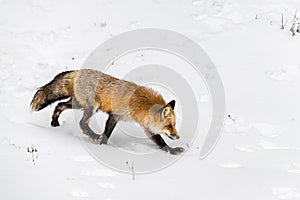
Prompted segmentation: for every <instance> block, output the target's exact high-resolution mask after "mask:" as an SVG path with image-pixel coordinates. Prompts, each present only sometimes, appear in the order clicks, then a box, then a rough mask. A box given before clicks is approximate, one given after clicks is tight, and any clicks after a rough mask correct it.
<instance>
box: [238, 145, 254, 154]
mask: <svg viewBox="0 0 300 200" xmlns="http://www.w3.org/2000/svg"><path fill="white" fill-rule="evenodd" d="M235 148H236V149H237V150H239V151H244V152H249V153H252V152H254V151H255V150H256V146H253V145H248V144H237V145H235Z"/></svg>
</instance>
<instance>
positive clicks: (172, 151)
mask: <svg viewBox="0 0 300 200" xmlns="http://www.w3.org/2000/svg"><path fill="white" fill-rule="evenodd" d="M169 152H170V154H172V155H178V154H180V153H182V152H184V148H183V147H175V148H170V149H169Z"/></svg>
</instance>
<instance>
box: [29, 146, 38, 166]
mask: <svg viewBox="0 0 300 200" xmlns="http://www.w3.org/2000/svg"><path fill="white" fill-rule="evenodd" d="M27 152H28V153H30V154H31V160H32V162H33V165H35V160H36V159H38V150H37V149H36V148H35V146H34V145H32V146H31V147H27Z"/></svg>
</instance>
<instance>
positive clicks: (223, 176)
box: [0, 0, 300, 200]
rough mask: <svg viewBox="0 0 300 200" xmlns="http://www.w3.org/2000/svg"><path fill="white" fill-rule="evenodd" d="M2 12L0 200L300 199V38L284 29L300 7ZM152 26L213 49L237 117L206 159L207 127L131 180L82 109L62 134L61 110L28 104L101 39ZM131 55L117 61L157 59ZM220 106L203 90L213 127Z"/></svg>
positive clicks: (67, 1)
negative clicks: (111, 159)
mask: <svg viewBox="0 0 300 200" xmlns="http://www.w3.org/2000/svg"><path fill="white" fill-rule="evenodd" d="M0 5H1V6H0V44H1V45H0V82H1V86H0V120H1V125H2V130H1V133H0V161H1V165H0V178H1V187H0V194H1V199H5V200H6V199H9V200H11V199H62V200H63V199H104V200H109V199H113V200H115V199H151V200H152V199H206V200H207V199H216V200H220V199H230V200H234V199H236V200H240V199H243V200H247V199H249V200H253V199H263V200H266V199H270V200H275V199H300V164H299V163H300V136H299V130H300V123H299V122H300V112H299V110H300V109H299V102H300V93H299V89H300V57H299V47H300V38H299V37H300V35H296V36H294V37H292V36H291V33H290V32H289V28H286V29H285V30H280V24H281V13H283V14H284V17H285V20H288V22H287V26H289V24H290V23H291V21H292V18H293V13H294V12H295V10H297V9H299V8H300V2H299V1H298V0H272V1H271V0H243V1H240V0H174V1H170V0H132V1H121V0H119V1H112V0H99V1H98V0H87V1H71V0H64V1H58V0H53V1H50V0H48V1H39V0H24V1H18V0H0ZM145 27H153V28H164V29H170V30H174V31H177V32H180V33H182V34H185V35H187V36H188V37H190V38H192V39H193V40H195V41H196V42H198V43H199V45H200V46H202V47H203V48H204V49H205V51H206V52H207V53H208V55H209V56H210V57H211V59H212V60H213V61H214V63H215V64H216V66H217V67H218V70H219V73H220V75H221V78H222V80H223V84H224V87H225V93H226V108H227V114H230V116H231V118H227V119H226V120H225V122H224V131H223V137H222V138H221V140H220V141H219V143H218V145H217V146H216V148H215V150H214V151H213V153H212V154H211V155H210V156H209V157H207V158H206V159H204V160H199V159H198V158H199V153H200V149H201V140H200V139H199V138H201V137H202V135H203V134H204V133H202V132H199V133H198V135H199V137H198V139H197V140H196V141H195V142H194V143H193V144H192V146H191V147H190V149H189V151H188V152H186V153H185V154H184V156H183V157H182V158H181V159H180V160H179V161H177V162H176V163H174V164H173V165H171V166H170V167H168V168H165V169H163V170H161V171H158V172H156V173H152V174H144V175H136V177H135V180H133V179H132V175H131V174H123V173H118V172H115V171H113V170H111V169H109V168H107V167H105V166H103V165H101V164H100V163H98V162H96V161H95V160H94V159H93V158H92V157H91V156H90V155H89V154H88V153H87V152H86V151H85V149H84V148H83V146H82V145H81V143H80V140H79V139H78V136H77V134H76V133H75V126H74V123H78V122H74V117H73V114H72V111H66V112H65V113H63V114H62V116H61V118H60V122H61V124H62V126H61V127H57V128H52V127H50V126H49V123H50V116H51V112H52V110H53V109H54V105H52V106H50V107H48V108H46V109H44V110H42V111H41V112H39V113H31V112H30V108H29V103H30V101H31V98H32V96H33V94H34V92H35V91H36V88H37V87H39V86H41V85H43V84H45V83H46V82H48V81H50V80H51V79H52V78H53V77H54V76H55V75H56V74H57V73H59V72H61V71H64V70H67V69H77V68H80V67H81V64H82V63H83V61H84V59H85V58H86V57H87V56H88V55H89V54H90V53H91V52H92V51H93V50H94V49H95V48H96V47H97V46H98V45H99V44H101V43H102V42H103V41H105V40H107V39H109V38H111V37H112V36H114V35H117V34H119V33H122V32H124V31H128V30H133V29H138V28H145ZM133 57H136V58H135V59H125V61H122V60H120V61H119V64H120V65H125V64H126V65H128V64H133V65H136V64H137V63H143V62H144V61H145V60H146V61H147V60H148V61H149V60H151V59H154V58H153V57H155V53H151V52H148V53H147V54H143V56H141V55H136V56H133ZM194 87H197V86H194ZM210 101H211V100H210V98H209V96H208V95H207V94H206V93H205V90H203V92H202V93H201V94H199V103H201V106H202V107H203V108H204V113H206V114H207V113H208V114H207V115H206V114H205V115H203V123H204V124H205V123H206V122H207V119H206V118H209V110H205V107H208V105H209V102H210ZM205 116H206V118H205ZM97 117H99V118H100V117H103V119H104V118H105V115H104V114H97ZM103 123H104V122H103ZM93 128H94V127H93ZM95 130H97V131H98V132H100V131H101V130H100V128H96V127H95ZM114 138H115V139H117V136H114ZM119 142H120V145H123V146H127V144H132V143H130V142H129V141H124V143H122V141H119ZM121 143H122V144H121ZM28 148H29V150H32V149H37V152H32V153H30V152H27V149H28ZM124 148H125V147H124ZM126 148H128V149H129V150H131V151H135V150H136V151H140V150H144V149H145V148H146V149H153V148H154V145H152V144H151V143H150V142H149V144H148V143H147V144H140V146H139V144H138V143H136V144H135V145H128V146H127V147H126ZM162 153H164V152H162Z"/></svg>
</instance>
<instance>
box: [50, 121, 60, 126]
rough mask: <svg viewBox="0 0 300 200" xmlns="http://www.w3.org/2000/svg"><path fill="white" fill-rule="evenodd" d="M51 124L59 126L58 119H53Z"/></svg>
mask: <svg viewBox="0 0 300 200" xmlns="http://www.w3.org/2000/svg"><path fill="white" fill-rule="evenodd" d="M51 126H52V127H57V126H59V122H58V120H52V121H51Z"/></svg>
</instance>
